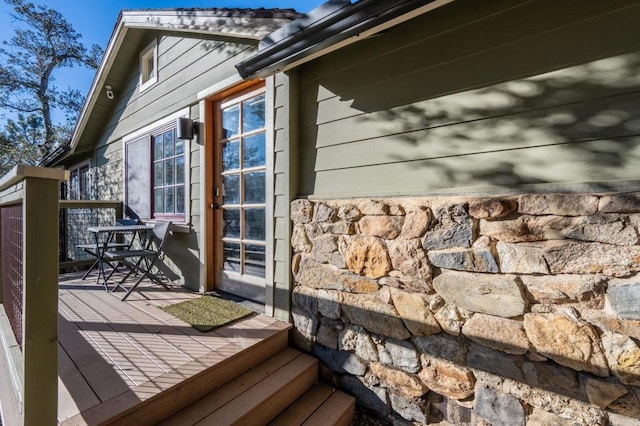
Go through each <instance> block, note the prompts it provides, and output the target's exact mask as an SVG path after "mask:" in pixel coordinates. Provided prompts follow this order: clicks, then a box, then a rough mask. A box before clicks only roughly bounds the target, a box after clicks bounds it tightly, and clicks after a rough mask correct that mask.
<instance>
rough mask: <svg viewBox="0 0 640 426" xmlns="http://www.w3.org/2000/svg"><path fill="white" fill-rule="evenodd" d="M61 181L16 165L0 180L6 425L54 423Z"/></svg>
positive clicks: (0, 366) (0, 375)
mask: <svg viewBox="0 0 640 426" xmlns="http://www.w3.org/2000/svg"><path fill="white" fill-rule="evenodd" d="M66 178H68V172H66V171H64V170H60V169H47V168H41V167H31V166H24V165H18V166H16V167H14V168H13V169H12V170H11V171H10V172H9V173H7V174H6V175H4V176H3V177H0V219H2V223H1V226H0V229H2V230H4V231H6V232H7V234H6V235H0V238H2V243H6V246H4V244H3V247H2V248H3V251H2V252H1V253H2V256H0V263H3V266H0V268H3V270H0V272H2V274H1V275H0V288H1V290H2V292H6V294H5V297H4V298H2V300H0V301H1V302H2V304H1V305H0V408H1V410H2V416H3V420H4V421H5V422H6V423H7V424H12V425H13V424H15V425H22V424H24V425H45V424H46V425H49V424H51V425H54V424H57V418H58V341H57V325H58V321H57V319H58V226H59V225H58V208H59V207H58V182H59V181H61V180H64V179H66ZM5 215H8V216H5ZM5 219H6V220H5ZM5 262H7V263H6V264H5Z"/></svg>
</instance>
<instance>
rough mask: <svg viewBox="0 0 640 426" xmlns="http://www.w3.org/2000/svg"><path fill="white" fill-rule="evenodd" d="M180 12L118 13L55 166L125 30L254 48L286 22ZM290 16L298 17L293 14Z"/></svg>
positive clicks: (74, 139) (76, 139) (81, 125)
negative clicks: (230, 41)
mask: <svg viewBox="0 0 640 426" xmlns="http://www.w3.org/2000/svg"><path fill="white" fill-rule="evenodd" d="M178 12H181V13H182V12H183V10H182V9H175V10H167V9H161V10H143V11H135V10H129V11H121V12H120V14H119V15H118V20H117V21H116V25H115V27H114V30H113V32H112V34H111V38H110V39H109V43H108V44H107V48H106V50H105V54H104V57H103V60H102V62H101V63H100V66H99V67H98V70H97V71H96V75H95V77H94V79H93V83H92V84H91V88H90V89H89V93H88V95H87V98H86V100H85V103H84V105H83V108H82V110H81V112H80V115H79V117H78V120H77V122H76V126H75V128H74V130H73V134H72V136H71V140H70V143H69V146H70V150H69V151H68V152H67V153H66V155H65V156H64V157H62V158H60V159H58V161H57V162H56V164H59V163H60V161H62V160H63V159H64V158H67V157H69V156H70V155H71V154H73V152H74V151H75V150H76V148H77V146H78V144H79V143H80V139H81V136H82V134H83V132H84V130H85V128H86V126H87V124H88V122H89V118H90V116H91V111H92V110H93V108H94V107H95V104H96V102H97V101H98V97H99V96H100V92H101V90H102V87H103V86H104V85H105V82H106V80H107V77H108V75H109V72H110V71H111V68H112V66H113V64H114V62H115V59H116V56H117V53H118V51H119V50H120V47H121V46H122V43H123V41H124V40H125V37H126V34H127V31H128V30H129V29H148V30H155V31H163V32H170V33H184V34H191V35H201V36H203V37H204V38H209V37H220V38H225V39H235V40H238V41H239V42H244V43H247V44H257V43H258V41H259V40H260V39H261V38H263V37H265V36H266V35H268V34H270V33H271V32H273V31H275V30H276V29H277V28H278V27H280V26H281V25H283V24H284V23H287V22H290V21H291V19H288V18H287V16H288V15H289V13H284V14H282V15H284V16H282V17H280V16H277V17H274V18H265V17H256V18H252V17H243V16H240V15H239V16H219V15H218V14H217V13H216V11H211V10H209V11H208V10H197V11H189V14H188V18H189V19H188V21H187V19H186V17H187V15H185V14H180V13H178ZM290 14H291V15H292V16H295V15H297V16H299V15H298V14H295V13H293V12H291V13H290Z"/></svg>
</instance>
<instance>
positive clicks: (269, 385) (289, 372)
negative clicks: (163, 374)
mask: <svg viewBox="0 0 640 426" xmlns="http://www.w3.org/2000/svg"><path fill="white" fill-rule="evenodd" d="M354 408H355V399H354V398H353V397H351V396H349V395H346V394H344V393H342V392H340V391H337V390H335V389H333V388H331V387H330V386H328V385H325V384H323V383H320V382H318V360H317V359H315V358H313V357H311V356H308V355H305V354H303V353H301V352H299V351H297V350H295V349H293V348H288V347H287V348H284V349H283V350H282V351H280V352H279V353H278V354H276V355H274V356H272V357H270V358H268V359H266V360H264V361H263V362H262V363H260V364H257V365H255V366H254V367H252V368H251V369H250V370H248V371H246V372H245V373H243V374H241V375H239V376H238V377H236V378H235V379H233V380H231V381H229V382H228V383H226V384H224V385H223V386H221V387H219V388H217V389H216V390H214V391H212V392H211V393H209V394H207V395H205V396H204V397H202V398H200V399H199V400H197V401H195V402H194V403H192V404H191V405H189V406H187V407H185V408H184V409H182V410H180V411H179V412H177V413H175V414H174V415H172V416H170V417H168V418H167V419H165V420H164V421H163V422H161V423H160V424H161V425H165V426H168V425H175V426H178V425H180V426H181V425H195V424H198V425H217V426H218V425H220V426H222V425H243V426H244V425H266V424H272V425H287V426H290V425H306V426H311V425H323V426H324V425H349V424H350V423H351V420H352V419H353V413H354Z"/></svg>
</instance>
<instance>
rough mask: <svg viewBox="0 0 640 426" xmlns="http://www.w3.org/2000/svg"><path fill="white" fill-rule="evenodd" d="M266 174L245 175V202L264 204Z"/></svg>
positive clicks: (252, 173) (253, 173)
mask: <svg viewBox="0 0 640 426" xmlns="http://www.w3.org/2000/svg"><path fill="white" fill-rule="evenodd" d="M266 178H267V176H266V174H265V172H251V173H245V174H244V179H245V180H244V202H245V203H247V204H264V202H265V198H266V197H265V194H266V183H265V182H266Z"/></svg>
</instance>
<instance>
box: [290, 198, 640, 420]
mask: <svg viewBox="0 0 640 426" xmlns="http://www.w3.org/2000/svg"><path fill="white" fill-rule="evenodd" d="M291 218H292V221H293V223H294V228H293V236H292V246H293V250H294V257H293V265H292V270H293V274H294V281H295V286H294V290H293V305H294V306H293V321H294V325H295V333H294V337H295V342H296V343H297V344H298V345H299V346H300V347H302V348H303V349H305V350H307V351H309V352H311V353H313V354H314V355H316V356H317V357H319V358H320V359H321V360H322V361H323V364H324V368H323V372H324V377H325V379H329V380H332V381H333V382H334V383H335V384H336V385H337V386H339V387H341V388H343V389H345V390H346V391H348V392H350V393H351V394H353V395H355V396H356V397H357V398H358V399H359V401H360V402H361V403H362V404H364V405H365V406H368V407H369V408H371V409H373V410H375V411H376V412H377V413H379V414H380V415H383V416H387V417H388V418H390V419H393V420H394V422H395V423H396V424H404V423H405V421H406V423H411V422H414V423H418V424H423V423H431V422H438V421H443V420H444V421H448V422H450V423H454V424H474V425H487V424H491V425H509V426H512V425H525V424H527V425H551V424H553V425H565V424H567V425H569V424H570V425H573V424H584V425H605V424H612V425H628V424H640V422H639V421H638V420H637V419H638V418H640V344H639V343H638V342H639V340H640V277H639V276H637V275H636V273H637V271H640V241H639V231H638V226H639V225H640V193H638V194H636V193H627V194H609V195H590V194H589V195H584V194H542V195H541V194H526V195H519V196H508V197H499V198H498V197H495V198H474V199H472V198H460V197H455V198H454V197H450V198H449V197H437V198H435V197H434V198H430V199H427V198H402V199H379V200H374V199H352V200H322V201H320V200H314V201H310V200H304V199H299V200H295V201H293V203H292V205H291ZM627 416H630V417H627Z"/></svg>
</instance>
